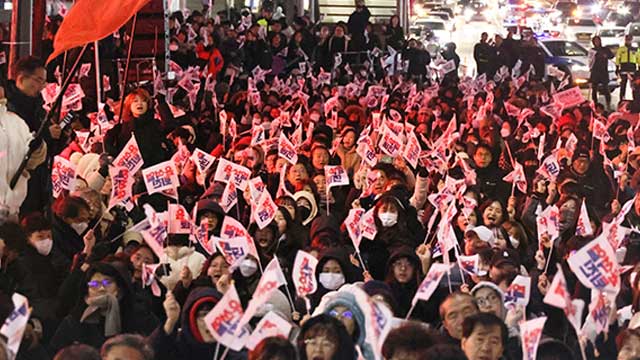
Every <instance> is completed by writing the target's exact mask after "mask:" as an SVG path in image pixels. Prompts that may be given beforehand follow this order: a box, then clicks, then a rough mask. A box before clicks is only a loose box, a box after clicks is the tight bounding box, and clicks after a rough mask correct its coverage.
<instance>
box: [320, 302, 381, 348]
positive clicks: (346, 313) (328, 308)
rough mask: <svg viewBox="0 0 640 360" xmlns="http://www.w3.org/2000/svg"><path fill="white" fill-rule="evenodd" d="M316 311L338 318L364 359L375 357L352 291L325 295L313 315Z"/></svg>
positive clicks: (362, 314) (363, 318) (360, 311)
mask: <svg viewBox="0 0 640 360" xmlns="http://www.w3.org/2000/svg"><path fill="white" fill-rule="evenodd" d="M318 313H322V314H325V315H329V316H331V317H333V318H336V319H338V320H340V322H341V323H342V324H343V325H344V326H345V328H346V329H347V333H348V334H349V336H351V339H352V340H353V342H354V343H355V344H356V345H357V346H358V347H359V348H360V352H361V353H362V356H363V357H364V359H366V360H371V359H375V354H374V349H373V347H372V346H371V344H369V343H368V342H367V333H366V331H367V329H366V326H365V325H366V324H365V315H364V313H363V311H362V309H361V308H360V306H359V305H358V303H357V301H356V298H355V296H354V294H353V293H352V292H350V291H349V290H348V289H343V290H341V291H337V292H333V293H331V294H328V295H326V296H325V299H323V301H322V303H321V304H320V305H319V306H318V308H317V309H316V310H315V313H314V315H317V314H318Z"/></svg>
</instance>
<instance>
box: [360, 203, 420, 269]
mask: <svg viewBox="0 0 640 360" xmlns="http://www.w3.org/2000/svg"><path fill="white" fill-rule="evenodd" d="M405 209H406V208H405V205H404V204H402V202H401V201H400V200H398V198H397V197H395V196H393V195H389V194H385V195H383V196H382V197H380V199H378V201H377V202H376V206H375V209H374V217H375V224H376V228H377V230H378V232H377V234H376V236H375V238H374V239H373V241H362V242H361V243H360V252H361V255H362V258H363V260H364V261H365V263H367V269H368V270H369V272H370V273H371V276H373V278H374V279H376V280H383V279H384V277H385V271H384V270H385V265H386V264H387V259H388V258H389V255H390V254H391V253H392V252H393V251H395V250H396V249H397V248H399V247H402V246H408V247H412V248H413V247H416V245H417V244H416V235H415V234H412V233H411V232H410V231H409V228H408V226H407V213H406V210H405Z"/></svg>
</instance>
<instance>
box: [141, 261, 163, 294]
mask: <svg viewBox="0 0 640 360" xmlns="http://www.w3.org/2000/svg"><path fill="white" fill-rule="evenodd" d="M160 265H162V264H142V287H143V288H144V287H147V286H151V293H152V294H153V296H156V297H158V296H160V295H161V294H162V291H161V290H160V286H159V285H158V280H157V279H156V275H155V274H156V269H157V268H158V266H160Z"/></svg>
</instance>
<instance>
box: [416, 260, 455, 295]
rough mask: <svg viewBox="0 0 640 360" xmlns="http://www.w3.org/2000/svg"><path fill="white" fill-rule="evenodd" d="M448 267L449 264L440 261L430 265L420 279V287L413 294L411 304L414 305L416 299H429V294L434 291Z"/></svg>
mask: <svg viewBox="0 0 640 360" xmlns="http://www.w3.org/2000/svg"><path fill="white" fill-rule="evenodd" d="M449 268H450V266H448V265H445V264H441V263H435V264H433V265H431V267H430V268H429V272H428V273H427V276H425V278H424V280H422V283H421V284H420V287H419V288H418V290H417V291H416V294H415V295H414V296H413V300H412V301H411V304H413V305H415V304H416V303H417V302H418V300H423V301H427V300H429V298H430V297H431V295H433V293H434V291H436V289H437V288H438V284H440V280H441V279H442V276H443V275H444V274H445V273H447V271H449Z"/></svg>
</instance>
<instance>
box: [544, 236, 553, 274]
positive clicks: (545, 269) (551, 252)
mask: <svg viewBox="0 0 640 360" xmlns="http://www.w3.org/2000/svg"><path fill="white" fill-rule="evenodd" d="M551 254H553V242H551V247H550V248H549V256H548V257H547V263H546V264H545V265H544V274H545V275H546V274H547V270H548V269H549V263H550V262H551Z"/></svg>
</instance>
